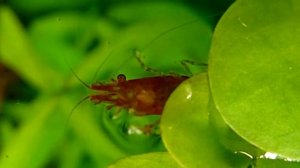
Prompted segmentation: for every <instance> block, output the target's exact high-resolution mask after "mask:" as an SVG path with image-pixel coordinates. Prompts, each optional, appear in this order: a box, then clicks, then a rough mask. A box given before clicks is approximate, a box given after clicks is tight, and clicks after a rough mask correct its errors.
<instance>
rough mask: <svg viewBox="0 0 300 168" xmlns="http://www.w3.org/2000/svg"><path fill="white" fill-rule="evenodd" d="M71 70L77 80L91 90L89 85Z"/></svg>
mask: <svg viewBox="0 0 300 168" xmlns="http://www.w3.org/2000/svg"><path fill="white" fill-rule="evenodd" d="M70 70H71V72H72V74H73V75H74V76H75V78H76V79H77V80H78V81H79V82H80V83H81V84H83V85H84V86H85V87H87V88H89V89H90V88H91V87H90V85H88V84H87V83H85V82H84V81H83V80H81V79H80V78H79V76H78V75H77V74H76V73H75V71H74V70H73V69H72V68H71V67H70Z"/></svg>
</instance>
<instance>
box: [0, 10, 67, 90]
mask: <svg viewBox="0 0 300 168" xmlns="http://www.w3.org/2000/svg"><path fill="white" fill-rule="evenodd" d="M0 38H1V39H0V59H1V61H3V62H4V63H5V64H6V65H8V66H9V67H10V68H11V69H14V70H15V71H16V72H17V73H18V74H19V75H20V76H21V77H22V78H23V79H24V80H26V81H27V82H28V83H30V84H32V85H34V86H36V87H37V88H39V89H41V90H43V91H48V92H49V91H53V90H54V89H58V88H59V87H60V86H61V85H62V76H61V75H60V74H59V73H57V72H56V71H55V70H53V69H51V68H50V67H48V66H47V63H45V62H43V61H41V59H39V56H38V54H37V53H36V51H35V49H34V48H33V46H32V44H31V42H30V40H29V38H28V36H27V35H26V32H25V29H24V28H23V27H22V25H21V23H20V22H19V20H18V18H17V17H16V15H15V13H14V12H13V11H12V10H11V9H10V8H8V7H5V6H0ZM49 81H50V82H51V86H50V87H49V85H48V84H49Z"/></svg>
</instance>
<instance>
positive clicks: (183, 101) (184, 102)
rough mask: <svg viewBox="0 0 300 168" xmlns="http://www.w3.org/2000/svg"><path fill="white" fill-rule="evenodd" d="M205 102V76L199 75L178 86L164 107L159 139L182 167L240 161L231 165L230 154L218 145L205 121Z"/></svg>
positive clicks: (206, 95) (229, 165)
mask: <svg viewBox="0 0 300 168" xmlns="http://www.w3.org/2000/svg"><path fill="white" fill-rule="evenodd" d="M208 100H209V89H208V81H207V74H206V73H201V74H199V75H197V76H195V77H193V78H190V79H189V80H187V81H185V82H184V83H183V84H181V85H180V86H179V87H178V89H176V91H175V92H174V93H173V94H172V95H171V97H170V99H169V100H168V102H167V104H166V106H165V109H164V113H163V115H162V119H161V130H162V138H163V141H164V143H165V145H166V148H167V150H168V151H169V152H170V153H171V154H172V155H173V156H174V158H175V159H176V160H177V161H178V162H179V163H180V164H181V165H183V166H184V167H189V168H193V167H223V168H225V167H232V166H233V164H235V165H236V164H238V163H239V162H240V161H241V160H239V158H237V160H235V161H234V162H230V161H229V159H233V157H232V155H233V154H232V153H229V152H227V151H226V150H225V149H224V148H222V146H221V145H220V144H219V143H218V140H217V138H216V135H215V133H214V131H213V130H212V129H211V126H210V122H209V118H208V117H209V115H208V108H207V105H208ZM243 159H245V158H243ZM244 161H246V162H243V163H245V164H247V163H248V162H247V160H244Z"/></svg>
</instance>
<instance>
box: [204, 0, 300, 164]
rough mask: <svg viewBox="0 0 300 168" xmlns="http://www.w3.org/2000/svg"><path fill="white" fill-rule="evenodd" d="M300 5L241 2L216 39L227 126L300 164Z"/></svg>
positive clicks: (215, 93) (214, 55)
mask: <svg viewBox="0 0 300 168" xmlns="http://www.w3.org/2000/svg"><path fill="white" fill-rule="evenodd" d="M299 7H300V2H299V1H296V0H287V1H280V0H276V1H273V0H264V1H260V0H239V1H236V2H235V4H234V5H232V7H231V8H230V9H229V10H228V11H227V12H226V14H225V15H224V16H223V18H222V19H221V21H220V22H219V24H218V26H217V28H216V30H215V34H214V37H213V43H212V48H211V53H210V61H209V66H210V67H209V79H210V85H211V91H212V97H213V99H214V101H215V104H216V107H217V109H218V111H219V112H220V113H221V114H222V115H223V117H224V119H225V122H226V123H227V124H228V125H229V126H230V127H231V128H232V129H233V130H235V131H236V132H237V133H238V134H239V135H240V136H242V137H243V138H244V139H246V140H247V141H249V142H250V143H252V144H254V145H256V146H258V147H259V148H261V149H263V150H265V151H270V152H274V153H278V154H280V155H282V156H285V157H290V158H293V159H300V143H299V142H300V129H299V128H300V125H299V123H300V113H299V110H300V103H299V102H300V90H299V83H300V59H299V54H300V51H299V47H298V44H300V36H299V33H298V31H299V27H300V22H299V21H298V18H299V16H300V10H299Z"/></svg>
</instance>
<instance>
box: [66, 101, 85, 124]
mask: <svg viewBox="0 0 300 168" xmlns="http://www.w3.org/2000/svg"><path fill="white" fill-rule="evenodd" d="M89 97H90V96H86V97H84V98H83V99H81V100H80V101H79V102H78V103H76V105H75V106H74V107H73V108H72V110H71V112H70V113H69V115H68V118H67V122H66V124H68V123H69V121H70V118H71V116H72V114H73V112H74V111H75V110H76V109H77V107H79V105H80V104H82V103H83V102H84V101H86V100H87V99H88V98H89Z"/></svg>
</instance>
